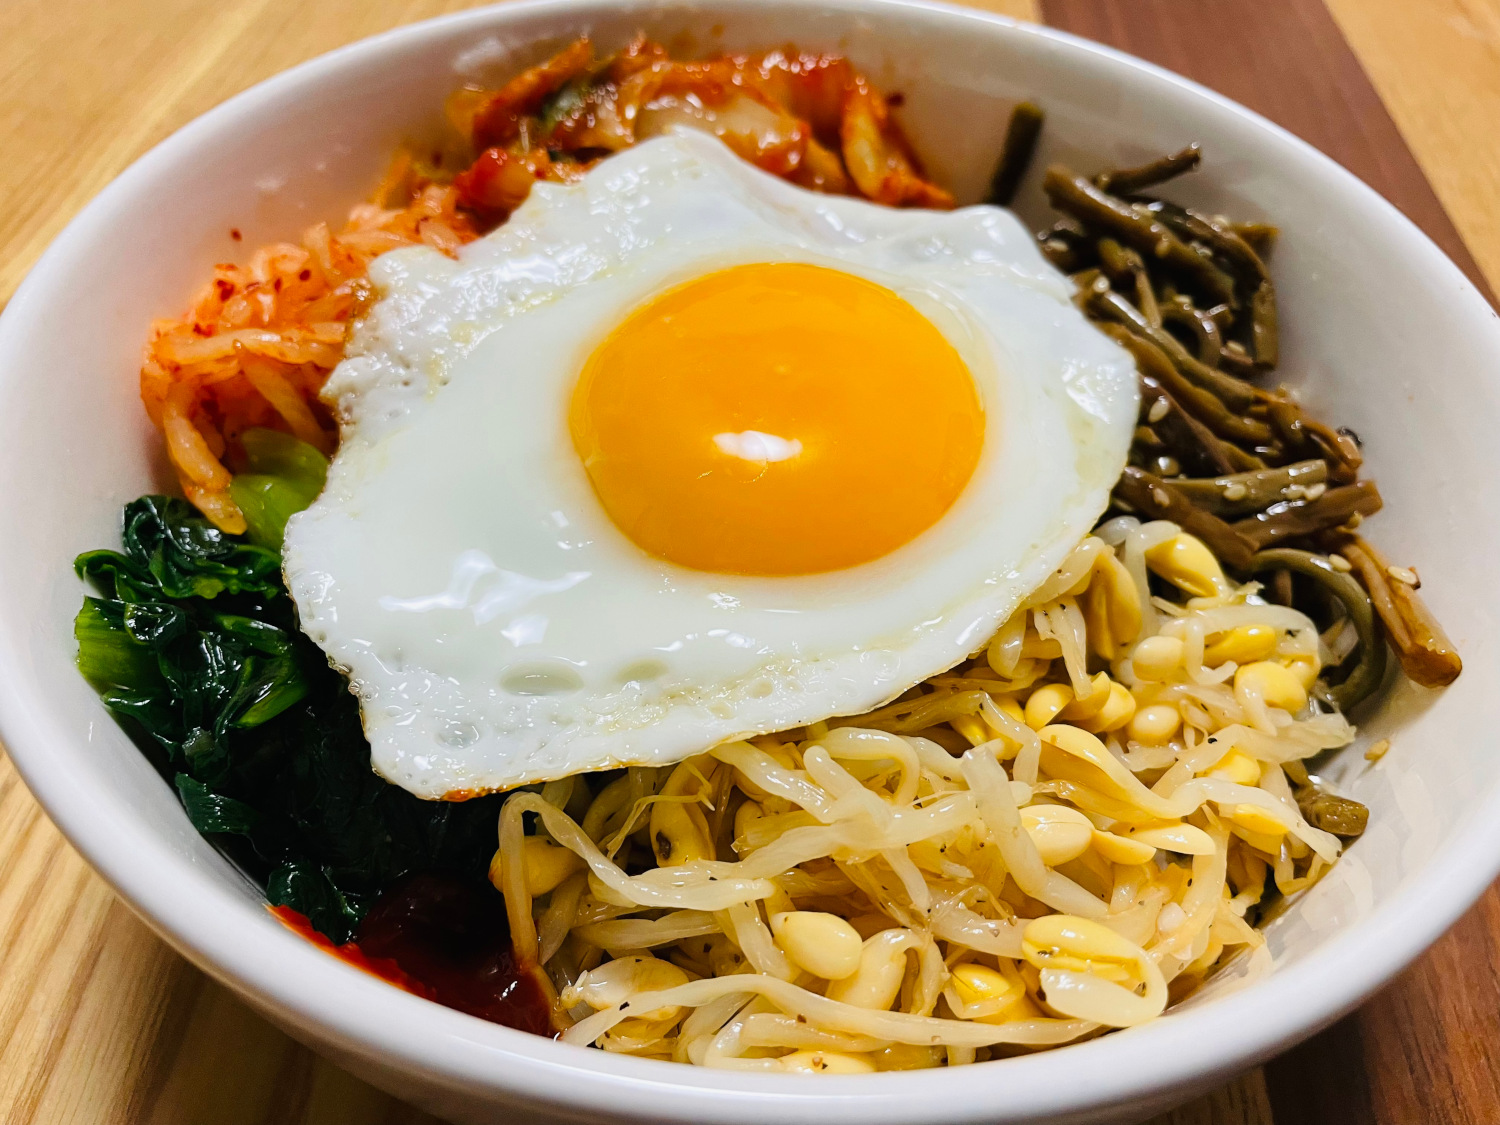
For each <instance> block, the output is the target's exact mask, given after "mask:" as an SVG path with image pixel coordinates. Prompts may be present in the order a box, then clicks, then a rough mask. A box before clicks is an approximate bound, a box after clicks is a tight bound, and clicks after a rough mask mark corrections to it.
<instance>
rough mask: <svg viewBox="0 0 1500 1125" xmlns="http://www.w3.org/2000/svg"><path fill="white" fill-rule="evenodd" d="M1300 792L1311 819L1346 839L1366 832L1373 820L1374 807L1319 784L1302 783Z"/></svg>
mask: <svg viewBox="0 0 1500 1125" xmlns="http://www.w3.org/2000/svg"><path fill="white" fill-rule="evenodd" d="M1296 796H1297V807H1298V808H1299V809H1301V810H1302V815H1303V816H1304V817H1306V818H1307V823H1309V824H1311V825H1312V826H1313V827H1314V828H1321V829H1322V830H1323V831H1324V832H1332V833H1333V834H1334V835H1335V836H1342V837H1343V838H1344V839H1346V840H1352V839H1353V838H1354V837H1356V836H1363V835H1364V832H1365V827H1366V826H1367V825H1368V824H1369V822H1370V810H1369V809H1368V808H1366V807H1365V806H1364V805H1362V804H1361V803H1360V802H1358V801H1355V800H1351V799H1350V798H1348V797H1340V796H1338V795H1337V794H1335V793H1327V792H1325V791H1323V790H1322V789H1319V788H1318V787H1317V786H1316V785H1304V786H1301V787H1300V788H1298V790H1297V793H1296Z"/></svg>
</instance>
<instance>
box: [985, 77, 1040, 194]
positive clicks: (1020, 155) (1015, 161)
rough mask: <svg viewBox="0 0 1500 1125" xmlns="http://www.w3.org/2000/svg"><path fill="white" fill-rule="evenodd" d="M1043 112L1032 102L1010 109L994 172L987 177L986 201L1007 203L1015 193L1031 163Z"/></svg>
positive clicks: (1021, 103) (1022, 103)
mask: <svg viewBox="0 0 1500 1125" xmlns="http://www.w3.org/2000/svg"><path fill="white" fill-rule="evenodd" d="M1042 120H1043V114H1042V111H1041V109H1040V108H1039V107H1038V106H1037V105H1036V104H1034V103H1033V102H1020V103H1019V104H1017V106H1016V108H1015V109H1013V110H1011V111H1010V122H1009V123H1008V124H1007V125H1006V126H1005V141H1004V143H1002V144H1001V146H1000V159H999V160H998V161H996V163H995V174H994V175H993V176H992V177H991V178H990V193H989V195H988V196H986V197H985V202H986V203H992V204H994V205H995V206H996V207H1009V206H1010V201H1011V200H1012V199H1014V198H1015V196H1016V189H1017V188H1018V187H1020V186H1021V180H1022V178H1023V177H1024V176H1025V175H1026V169H1027V168H1029V167H1030V166H1031V157H1032V154H1033V153H1034V152H1035V151H1036V141H1037V137H1039V136H1040V135H1041V132H1042Z"/></svg>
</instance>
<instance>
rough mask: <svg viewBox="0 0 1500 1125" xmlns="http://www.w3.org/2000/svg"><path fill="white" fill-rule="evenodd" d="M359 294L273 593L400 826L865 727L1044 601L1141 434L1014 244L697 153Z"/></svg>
mask: <svg viewBox="0 0 1500 1125" xmlns="http://www.w3.org/2000/svg"><path fill="white" fill-rule="evenodd" d="M371 279H372V280H373V282H374V283H375V285H376V286H377V288H378V292H379V294H380V299H379V300H378V301H377V302H376V303H375V305H374V306H373V308H372V310H371V311H370V313H369V315H368V316H367V317H366V318H365V319H364V320H363V321H362V322H361V324H360V326H359V327H358V329H357V330H356V332H355V334H354V337H353V339H352V341H351V345H350V351H349V358H347V359H346V360H345V361H344V362H343V363H342V364H341V365H340V366H339V367H338V368H337V369H336V370H335V372H334V373H333V375H332V376H331V377H330V379H329V381H328V385H327V388H326V390H325V392H324V393H325V397H326V398H327V400H328V401H329V402H330V404H331V405H332V406H333V407H334V409H335V411H336V413H337V415H338V418H339V421H340V426H341V431H342V441H341V444H340V446H339V450H338V453H337V455H336V456H335V457H334V460H333V464H332V467H331V469H330V472H329V476H328V484H327V487H326V488H325V489H324V491H323V493H322V495H321V496H320V497H319V498H318V500H317V501H316V502H315V503H314V504H313V505H312V507H311V508H309V509H308V510H307V511H305V512H303V513H301V514H300V515H298V516H296V517H294V518H293V520H292V521H291V524H290V526H289V527H288V529H287V536H286V548H285V565H286V574H287V579H288V585H289V588H290V590H291V592H292V595H293V597H294V598H295V600H296V603H297V608H298V611H299V614H300V618H301V623H302V627H303V628H304V629H305V630H306V632H307V633H308V634H309V635H310V636H311V637H312V638H313V639H314V640H315V641H316V642H317V643H318V644H319V645H321V646H322V648H323V649H324V650H325V651H326V652H327V654H328V656H329V658H330V659H331V660H332V661H333V663H334V664H335V665H336V666H338V667H339V668H341V669H343V670H344V671H345V672H346V673H347V674H348V676H349V678H350V681H351V686H352V689H353V690H354V691H355V692H356V693H357V694H358V696H359V700H360V708H361V714H362V717H363V722H364V727H365V732H366V735H367V736H368V738H369V742H370V746H371V749H372V762H373V765H374V767H375V769H376V770H377V771H378V772H379V773H380V774H381V775H382V776H384V777H386V778H387V779H389V780H390V781H393V782H395V783H396V784H398V785H401V786H403V787H404V788H406V789H408V790H410V791H411V792H413V793H415V794H417V795H419V796H422V797H429V798H439V797H456V796H462V795H471V794H475V793H481V792H488V791H495V790H505V789H510V788H514V787H515V786H518V785H522V784H525V783H529V782H536V781H542V780H548V779H552V778H557V777H562V776H566V775H569V774H574V773H579V772H583V771H588V770H598V769H604V768H608V767H614V766H621V765H628V764H636V765H663V764H667V763H671V762H675V761H679V760H681V759H683V758H685V757H688V756H690V755H692V754H694V753H697V752H699V751H701V750H703V749H705V748H707V747H709V746H712V745H715V744H717V743H719V742H721V741H724V740H726V739H731V738H735V737H741V736H746V735H750V734H755V733H760V732H767V731H773V730H781V729H785V728H788V727H794V726H799V725H803V724H807V723H811V722H814V721H817V720H823V719H827V718H830V717H832V716H838V715H848V714H857V713H859V712H861V711H864V710H867V709H869V708H872V707H875V706H878V705H880V704H881V703H884V702H886V701H887V700H890V699H892V698H894V697H895V696H896V695H898V694H899V693H900V692H902V691H904V690H905V689H907V688H909V687H910V686H911V685H913V684H915V683H917V682H919V681H921V680H922V679H924V678H926V677H928V676H930V675H933V674H934V673H937V672H940V671H942V670H944V669H946V668H949V667H952V666H953V665H954V664H956V663H958V662H959V661H961V660H963V659H964V658H965V657H967V656H968V655H969V654H970V653H971V652H973V651H975V650H976V649H977V648H978V647H980V646H982V645H983V644H984V643H985V642H986V640H987V639H988V637H989V636H990V634H991V633H992V632H993V630H994V629H995V628H996V627H998V625H999V623H1000V622H1002V621H1003V620H1004V619H1005V618H1006V616H1007V615H1008V614H1009V613H1010V612H1011V611H1012V610H1013V609H1014V608H1015V606H1016V605H1017V604H1019V602H1020V601H1021V600H1022V599H1023V598H1024V597H1025V595H1026V594H1027V593H1028V592H1029V591H1030V590H1032V589H1033V588H1035V587H1036V586H1037V585H1038V584H1039V583H1040V582H1041V581H1042V580H1043V579H1044V578H1045V577H1046V576H1047V575H1048V574H1050V573H1051V572H1052V571H1053V570H1054V569H1055V568H1056V567H1057V566H1058V564H1059V563H1060V562H1061V561H1062V559H1063V558H1064V556H1065V555H1066V554H1067V552H1068V551H1069V550H1070V549H1071V548H1072V547H1073V545H1074V544H1075V543H1077V542H1078V540H1079V539H1080V538H1081V537H1082V536H1083V535H1084V534H1085V533H1086V532H1087V531H1088V530H1089V528H1090V527H1091V525H1092V524H1093V522H1094V521H1095V519H1096V518H1097V517H1098V515H1099V514H1100V512H1101V511H1102V510H1103V508H1104V506H1105V504H1106V501H1107V497H1108V494H1109V490H1110V488H1111V487H1112V486H1113V484H1114V482H1115V480H1116V478H1117V477H1118V476H1119V473H1120V470H1121V468H1122V467H1123V465H1124V464H1125V457H1126V453H1127V450H1128V448H1129V443H1130V438H1131V433H1132V430H1133V427H1134V424H1135V418H1136V411H1137V407H1138V392H1137V390H1136V375H1135V370H1134V366H1133V364H1132V362H1131V360H1130V359H1129V357H1128V356H1126V354H1125V353H1124V352H1123V351H1121V350H1120V349H1119V348H1118V347H1117V346H1116V345H1115V344H1113V343H1112V342H1111V341H1110V340H1108V339H1107V338H1105V337H1104V336H1102V335H1101V334H1100V333H1098V332H1097V331H1096V330H1095V329H1093V328H1092V327H1090V326H1089V324H1088V323H1087V322H1086V320H1085V319H1084V317H1083V316H1082V315H1081V314H1080V313H1079V311H1078V310H1077V309H1076V308H1075V307H1074V306H1073V304H1072V302H1071V299H1070V298H1071V295H1072V291H1071V284H1070V283H1069V282H1068V281H1067V279H1066V278H1064V277H1063V276H1062V275H1061V274H1060V273H1058V272H1057V271H1056V270H1055V269H1053V268H1052V267H1051V266H1050V265H1049V264H1047V263H1046V262H1045V261H1044V259H1043V258H1042V257H1041V255H1040V253H1039V252H1038V251H1037V249H1036V246H1035V244H1034V242H1033V240H1032V238H1031V237H1030V235H1029V234H1028V233H1027V231H1026V230H1025V229H1024V228H1023V227H1022V225H1021V224H1020V222H1019V221H1018V220H1017V219H1016V218H1015V217H1014V216H1013V215H1011V214H1010V213H1009V212H1007V211H1003V210H1000V209H998V208H993V207H971V208H965V209H961V210H958V211H954V212H947V213H940V212H926V211H897V210H891V209H887V208H883V207H879V206H876V205H874V204H870V203H866V202H863V201H861V200H856V199H849V198H842V197H833V196H826V195H817V194H813V193H810V192H806V191H804V190H802V189H799V188H796V187H793V186H791V185H789V184H787V183H785V182H783V181H781V180H779V179H776V178H774V177H772V176H770V175H767V174H765V173H763V172H761V171H759V170H757V169H756V168H754V167H752V166H751V165H749V164H747V163H744V162H742V161H740V160H739V159H738V158H737V157H735V156H734V155H733V154H731V153H730V152H729V151H728V150H727V149H726V148H724V147H723V146H722V145H721V144H720V143H719V142H717V141H716V140H714V139H712V138H710V137H705V136H701V135H696V134H688V133H684V134H672V135H667V136H663V137H659V138H656V139H653V140H650V141H648V142H646V143H644V144H641V145H639V146H637V147H635V148H633V149H630V150H628V151H626V152H623V153H621V154H619V155H616V156H614V157H612V158H610V159H609V160H607V161H604V162H602V163H601V164H600V165H598V166H597V167H596V168H595V169H593V170H592V171H590V172H589V173H587V174H586V175H585V176H583V177H582V178H581V179H580V180H579V181H578V182H576V183H573V184H569V185H553V184H538V185H537V186H536V187H535V188H534V189H533V191H532V193H531V196H530V198H529V199H528V200H527V202H526V203H525V204H524V205H522V206H521V207H520V208H519V209H518V210H517V211H516V212H515V213H514V214H513V215H512V216H511V217H510V219H509V220H508V221H507V222H506V223H505V225H504V226H502V227H500V228H499V229H498V230H496V231H495V232H494V233H492V234H490V235H489V236H488V237H486V238H484V239H481V240H480V241H478V242H475V243H473V244H471V245H469V246H467V247H465V248H464V250H463V251H462V252H461V253H460V255H459V257H458V258H457V260H454V259H450V258H446V257H444V256H443V255H441V254H439V253H437V252H436V251H432V250H427V249H425V248H416V249H406V250H399V251H395V252H392V253H390V254H387V255H385V256H384V257H382V258H380V259H378V260H377V261H376V262H375V264H374V266H373V268H372V270H371Z"/></svg>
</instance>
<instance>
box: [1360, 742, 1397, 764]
mask: <svg viewBox="0 0 1500 1125" xmlns="http://www.w3.org/2000/svg"><path fill="white" fill-rule="evenodd" d="M1390 748H1391V740H1390V739H1389V738H1382V739H1381V740H1380V741H1379V742H1372V743H1370V748H1369V749H1368V750H1366V751H1365V761H1367V762H1378V761H1380V759H1381V758H1384V757H1385V752H1386V751H1387V750H1389V749H1390Z"/></svg>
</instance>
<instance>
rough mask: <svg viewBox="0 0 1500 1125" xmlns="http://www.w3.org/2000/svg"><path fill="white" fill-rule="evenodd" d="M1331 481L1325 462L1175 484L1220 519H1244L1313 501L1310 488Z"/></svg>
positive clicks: (1299, 462) (1305, 463) (1293, 464)
mask: <svg viewBox="0 0 1500 1125" xmlns="http://www.w3.org/2000/svg"><path fill="white" fill-rule="evenodd" d="M1327 479H1328V465H1327V464H1326V463H1325V462H1323V461H1296V462H1294V463H1292V464H1290V465H1282V466H1281V467H1280V468H1279V469H1261V470H1259V471H1257V472H1251V473H1235V474H1233V475H1230V476H1222V477H1215V478H1214V479H1212V480H1174V481H1173V482H1172V485H1173V487H1174V488H1177V489H1179V490H1180V491H1182V492H1184V493H1186V494H1187V497H1188V499H1190V500H1191V501H1192V502H1193V503H1194V504H1197V505H1198V506H1199V507H1200V508H1207V509H1208V510H1209V511H1210V512H1212V513H1213V514H1214V515H1216V516H1243V515H1247V514H1248V513H1250V512H1258V511H1260V510H1262V509H1264V508H1269V507H1270V506H1271V505H1272V504H1278V503H1281V502H1283V501H1294V500H1306V499H1309V497H1308V495H1307V490H1308V488H1309V487H1310V486H1315V485H1319V484H1323V483H1324V482H1325V481H1327ZM1315 498H1316V497H1313V499H1315Z"/></svg>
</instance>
